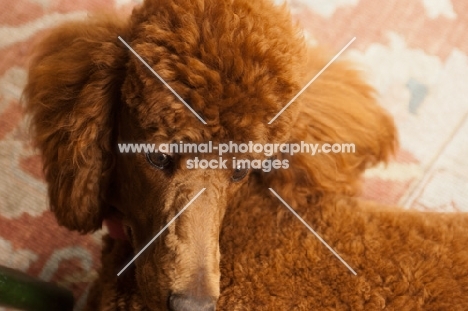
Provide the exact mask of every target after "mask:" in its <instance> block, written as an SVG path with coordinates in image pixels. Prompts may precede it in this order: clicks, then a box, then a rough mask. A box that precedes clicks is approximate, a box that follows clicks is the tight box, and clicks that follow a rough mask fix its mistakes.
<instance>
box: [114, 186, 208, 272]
mask: <svg viewBox="0 0 468 311" xmlns="http://www.w3.org/2000/svg"><path fill="white" fill-rule="evenodd" d="M205 190H206V188H203V189H202V190H200V192H198V193H197V195H196V196H195V197H194V198H193V199H191V200H190V202H188V203H187V205H185V207H184V208H183V209H181V210H180V212H178V213H177V215H175V216H174V218H172V219H171V221H169V222H168V223H167V225H166V226H165V227H164V228H162V229H161V231H159V233H158V234H156V236H155V237H154V238H152V239H151V241H149V242H148V244H146V246H145V247H143V248H142V249H141V251H139V252H138V254H136V255H135V257H133V259H132V260H130V262H129V263H128V264H127V265H126V266H125V267H124V268H123V269H122V270H120V272H119V273H117V276H120V275H121V274H122V273H123V272H124V271H125V269H127V268H128V267H129V266H130V265H131V264H132V262H134V261H135V260H136V259H137V258H138V257H139V256H140V255H141V254H142V253H143V252H144V251H145V250H146V249H147V248H148V247H149V246H150V245H151V243H153V242H154V241H155V240H156V239H157V238H158V237H159V236H160V235H161V233H163V232H164V230H166V229H167V228H169V226H170V225H171V224H172V223H173V222H174V221H175V220H176V219H177V218H178V217H179V216H180V215H181V214H182V213H183V212H184V211H185V210H186V209H187V208H188V207H189V206H190V204H192V203H193V202H194V201H195V200H196V199H197V198H198V197H199V196H200V195H201V194H202V193H203V191H205Z"/></svg>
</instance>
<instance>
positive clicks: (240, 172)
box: [231, 166, 249, 182]
mask: <svg viewBox="0 0 468 311" xmlns="http://www.w3.org/2000/svg"><path fill="white" fill-rule="evenodd" d="M248 172H249V169H248V168H243V167H241V166H237V168H236V169H234V171H233V173H232V176H231V179H232V181H233V182H238V181H241V180H242V179H243V178H244V177H245V176H247V173H248Z"/></svg>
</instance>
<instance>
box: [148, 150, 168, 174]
mask: <svg viewBox="0 0 468 311" xmlns="http://www.w3.org/2000/svg"><path fill="white" fill-rule="evenodd" d="M146 160H148V162H149V163H150V164H151V165H152V166H154V167H156V168H159V169H160V170H163V169H166V168H168V167H169V166H170V165H171V164H172V157H171V156H170V155H168V154H165V153H157V152H151V153H147V154H146Z"/></svg>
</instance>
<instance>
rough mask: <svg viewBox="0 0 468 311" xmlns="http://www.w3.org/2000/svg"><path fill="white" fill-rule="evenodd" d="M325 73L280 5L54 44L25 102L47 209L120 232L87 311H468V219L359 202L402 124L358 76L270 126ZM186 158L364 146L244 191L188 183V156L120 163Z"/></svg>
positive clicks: (201, 12)
mask: <svg viewBox="0 0 468 311" xmlns="http://www.w3.org/2000/svg"><path fill="white" fill-rule="evenodd" d="M119 36H120V37H121V38H123V40H124V41H125V42H127V43H128V44H129V45H130V46H131V47H132V48H133V49H134V51H135V52H136V53H137V54H138V55H140V56H141V58H142V59H143V60H145V61H146V62H147V63H148V64H149V66H151V68H152V69H153V70H154V71H155V72H157V73H158V74H159V75H160V76H161V77H162V78H163V79H164V80H165V81H166V82H167V83H168V84H169V85H170V86H171V87H172V88H173V89H174V91H175V92H177V94H179V95H180V96H181V97H182V98H183V99H184V100H185V101H186V102H187V103H188V104H189V105H190V106H191V107H192V108H193V110H194V111H195V112H196V113H197V114H198V115H199V116H201V118H202V119H203V120H204V121H206V125H204V124H203V123H202V122H200V120H199V119H197V117H196V116H194V115H193V114H192V113H191V112H190V111H189V110H188V109H187V107H185V105H184V104H183V103H182V102H181V101H180V100H179V99H178V98H177V97H175V96H174V94H173V93H171V91H170V90H168V89H167V88H166V86H165V85H164V84H163V83H161V81H159V80H158V79H157V78H156V77H154V75H153V73H152V72H151V71H150V70H148V68H146V66H145V65H144V64H143V63H142V62H141V61H140V60H139V59H138V58H136V57H135V56H134V55H133V54H132V53H131V52H130V51H129V49H128V48H127V47H126V46H125V45H124V44H123V43H122V42H121V41H119V39H118V37H119ZM328 60H329V57H328V55H327V54H326V53H323V52H322V51H320V50H319V49H317V48H310V47H307V45H306V44H305V42H304V39H303V37H302V36H301V33H300V31H299V30H298V29H297V27H296V26H295V25H293V24H292V22H291V19H290V16H289V15H288V14H287V13H285V8H284V7H276V6H274V5H273V4H271V3H270V2H269V1H267V0H256V1H248V0H196V1H193V0H171V1H160V0H146V1H145V2H144V3H143V4H142V5H141V6H139V7H137V8H135V9H134V11H133V13H132V16H131V17H130V19H129V20H128V21H122V20H120V19H118V18H117V17H115V16H101V17H94V18H91V19H90V20H87V21H83V22H70V23H67V24H65V25H63V26H61V27H58V28H56V29H54V30H52V31H51V32H50V34H49V35H48V36H47V37H46V38H45V39H44V40H43V41H42V42H41V43H40V44H39V45H38V47H37V50H36V55H35V57H34V59H33V61H32V63H31V67H30V72H29V80H28V84H27V87H26V89H25V100H26V102H27V107H28V110H29V112H30V113H31V115H32V126H33V139H34V141H35V143H36V144H37V146H38V148H39V150H40V151H41V153H42V157H43V161H44V170H45V176H46V181H47V183H48V190H49V198H50V206H51V209H52V211H53V212H54V213H55V215H56V217H57V220H58V222H59V223H60V224H61V225H64V226H66V227H68V228H69V229H71V230H77V231H79V232H82V233H88V232H92V231H94V230H98V229H100V228H101V224H102V222H103V221H106V222H108V223H109V224H110V227H111V228H112V229H111V236H112V237H113V238H111V237H109V236H106V237H105V238H104V248H103V257H102V268H101V270H100V274H99V278H98V280H96V282H95V283H94V285H93V287H92V289H91V291H90V296H89V300H88V307H87V310H93V311H94V310H173V311H184V310H215V309H218V310H382V309H387V310H466V309H467V308H468V298H466V296H465V293H466V292H467V291H468V275H467V274H468V272H467V271H468V269H467V267H468V253H467V251H466V250H465V247H464V246H465V245H466V242H467V239H468V238H467V237H466V229H465V228H466V227H467V225H468V218H467V217H466V216H464V215H453V216H452V215H445V214H421V213H417V212H411V211H403V210H400V209H398V208H388V207H384V206H380V205H379V204H377V203H371V202H364V201H361V200H359V199H358V198H356V197H355V196H356V194H358V193H359V190H360V178H361V174H362V172H363V171H364V170H365V169H366V168H368V167H370V166H372V165H375V164H377V163H379V162H380V161H386V160H387V159H388V157H389V156H390V155H391V154H392V153H393V151H394V149H395V148H396V145H397V143H396V131H395V128H394V124H393V121H392V119H391V118H390V117H389V116H388V115H387V113H386V112H385V111H384V110H383V109H382V108H380V107H379V106H378V105H377V104H376V102H375V98H374V95H373V90H372V88H371V87H370V86H368V85H367V84H366V83H365V82H364V80H363V79H362V78H361V76H360V75H359V73H358V72H357V71H356V70H355V69H354V68H353V65H352V64H349V63H346V62H341V61H339V62H335V63H334V64H332V65H331V66H330V67H329V68H328V69H327V70H326V71H325V72H324V73H323V74H322V75H321V76H320V78H319V79H317V80H316V81H315V82H314V83H313V84H312V85H311V86H310V87H309V88H308V89H307V91H306V92H305V93H304V94H302V95H301V96H300V97H299V98H298V99H297V100H296V101H295V102H294V103H293V104H292V105H291V106H290V107H289V108H288V109H286V110H285V111H284V113H283V114H281V116H280V117H278V119H277V120H275V121H274V122H273V123H272V124H268V122H269V121H270V120H271V118H273V117H274V116H275V115H276V113H277V112H278V111H280V110H281V109H282V108H283V107H284V105H285V104H286V103H287V102H289V100H290V99H291V98H293V97H294V95H296V94H297V93H298V92H299V90H300V88H301V87H303V86H304V85H305V84H306V83H307V81H308V80H310V78H312V77H313V76H314V75H315V74H316V73H317V72H319V71H320V70H321V69H322V68H323V67H324V66H325V64H326V63H327V61H328ZM179 141H184V142H191V143H202V142H206V141H213V142H218V143H219V142H227V141H236V142H248V141H253V142H256V143H271V142H274V143H294V142H301V141H304V142H316V143H354V144H355V147H356V152H355V153H350V154H345V153H327V154H325V153H323V154H317V155H316V156H313V157H311V156H310V155H309V154H296V155H294V156H288V155H285V154H277V155H276V156H277V157H278V158H279V159H281V160H287V161H288V163H289V166H290V167H289V169H278V170H273V171H271V172H268V173H266V172H263V171H261V170H260V171H255V170H251V171H250V172H247V171H246V170H245V171H244V172H243V173H245V176H243V174H241V176H240V178H237V177H236V178H233V176H238V175H236V174H239V169H237V168H234V169H232V170H214V169H213V170H202V169H188V168H187V167H186V166H185V165H184V163H186V160H187V159H188V158H189V156H190V155H187V154H162V153H160V154H157V155H156V158H154V157H153V156H152V155H148V154H146V155H145V154H123V153H119V152H118V151H119V150H118V148H117V144H118V143H128V142H154V143H159V142H179ZM234 156H238V157H242V156H244V157H248V158H255V159H260V160H267V159H266V156H261V155H258V154H248V155H246V154H243V155H239V154H234ZM203 157H204V158H205V159H212V158H213V159H214V158H217V156H215V155H207V154H204V155H203ZM151 159H155V160H154V161H160V162H158V163H159V164H160V165H155V163H154V161H151ZM241 173H242V172H241ZM202 188H206V191H204V192H203V193H202V194H201V195H200V196H199V197H198V198H197V200H195V201H194V202H193V204H192V205H190V207H189V208H187V209H186V210H185V211H184V213H183V214H182V215H181V216H180V217H179V218H177V219H176V220H175V222H174V223H173V224H172V225H171V226H169V228H168V229H167V230H166V231H165V232H164V233H163V234H162V235H161V236H160V237H159V238H158V239H156V241H154V243H153V244H151V246H150V247H149V248H148V249H146V250H145V252H143V253H142V254H141V256H139V257H138V259H137V260H136V261H135V262H134V264H133V265H132V266H130V268H128V269H127V270H125V271H124V272H123V274H122V275H120V276H117V273H118V272H119V271H120V270H121V269H122V267H123V266H125V264H126V263H127V262H128V261H129V260H130V259H131V258H132V257H133V256H134V255H135V254H136V253H137V252H138V251H139V250H140V249H142V248H143V247H144V246H145V245H146V244H147V242H148V241H149V240H151V238H152V237H153V236H154V235H155V234H156V233H158V232H159V231H160V230H161V229H162V228H163V227H164V226H165V225H166V224H167V223H168V222H169V221H170V220H171V219H172V218H173V217H174V215H176V214H177V213H178V212H179V211H180V210H181V209H182V208H183V207H184V206H186V204H187V203H188V202H189V201H190V200H191V199H192V198H193V197H194V196H195V195H196V194H197V193H199V191H200V190H201V189H202ZM269 188H271V189H274V190H275V191H276V192H277V193H278V194H279V195H280V196H281V197H282V198H283V199H284V201H285V202H287V203H288V204H289V205H290V206H291V207H292V208H294V209H295V210H296V212H297V213H298V214H300V215H301V216H302V217H303V219H304V220H305V221H306V222H307V223H308V224H309V225H310V226H311V227H312V228H314V229H315V230H316V231H317V232H318V233H319V234H320V235H321V236H322V237H323V238H324V240H325V241H327V242H328V243H329V244H330V245H332V246H333V248H335V249H336V251H337V252H338V253H339V254H340V255H341V257H343V259H344V260H346V262H348V263H349V265H350V266H352V267H353V268H354V270H356V272H357V276H355V275H353V274H352V273H350V271H348V270H347V269H346V268H345V267H344V266H343V265H342V264H341V263H340V262H339V261H338V260H337V258H335V257H334V256H333V255H332V254H331V253H330V252H329V251H328V249H326V248H325V247H324V246H323V245H322V244H321V243H320V241H318V240H317V239H316V238H315V237H314V236H313V235H312V234H310V232H308V231H307V229H306V228H305V227H304V226H303V224H302V223H300V222H299V221H298V220H297V219H296V218H295V216H294V215H292V214H291V213H290V212H289V211H288V210H287V209H286V208H285V207H284V205H283V203H282V202H280V201H279V200H278V199H277V198H276V197H275V196H273V195H272V193H271V191H270V190H269ZM116 232H120V233H121V234H116Z"/></svg>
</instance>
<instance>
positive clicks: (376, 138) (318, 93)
mask: <svg viewBox="0 0 468 311" xmlns="http://www.w3.org/2000/svg"><path fill="white" fill-rule="evenodd" d="M328 59H329V58H328V57H326V56H324V54H322V53H321V52H320V51H313V52H312V53H311V54H310V59H309V61H308V66H307V68H310V70H311V73H312V74H315V73H314V70H316V71H318V70H320V69H321V68H323V67H324V65H325V64H326V62H327V61H328ZM304 84H305V83H304ZM374 95H375V94H374V90H373V89H372V87H370V86H369V85H368V84H367V83H365V82H364V79H362V77H361V75H360V73H359V71H357V70H355V69H354V68H353V64H351V63H348V62H335V63H334V64H332V65H331V66H330V67H329V68H327V69H326V70H325V71H324V72H323V74H322V75H320V76H319V78H318V79H317V80H316V81H315V82H314V83H312V84H311V86H310V87H309V88H308V89H307V91H306V92H305V93H304V94H303V95H302V96H301V97H300V100H299V102H298V103H295V104H297V105H298V106H297V107H294V106H292V108H293V109H299V113H298V117H297V118H298V119H297V120H296V122H295V123H294V126H293V127H292V129H291V138H290V143H299V142H302V141H304V142H308V143H317V144H320V145H323V144H324V143H329V144H335V143H337V144H340V145H341V144H354V146H355V150H354V151H355V152H354V153H333V152H330V153H323V152H322V153H317V154H315V155H314V156H312V155H310V154H305V153H302V154H296V155H293V156H286V157H287V159H288V160H289V164H290V168H289V169H287V170H284V169H283V170H277V171H275V172H274V173H273V174H270V176H268V177H267V178H268V179H269V183H270V184H272V185H276V186H277V187H280V189H282V193H284V194H285V195H287V193H290V194H292V196H294V195H295V194H297V193H298V191H300V188H304V193H311V191H312V192H314V191H315V192H316V193H317V194H323V193H335V194H339V195H355V194H357V193H358V192H359V191H360V185H361V175H362V172H363V171H364V170H365V169H366V168H368V167H371V166H373V165H375V164H377V163H379V162H381V161H387V160H388V158H389V157H390V155H392V154H393V153H394V151H395V149H396V147H397V145H398V142H397V132H396V129H395V125H394V122H393V119H392V118H391V117H390V115H389V114H388V113H387V112H386V111H385V110H384V109H383V108H382V107H381V106H379V105H378V104H377V102H376V100H375V96H374ZM306 189H307V191H306Z"/></svg>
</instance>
